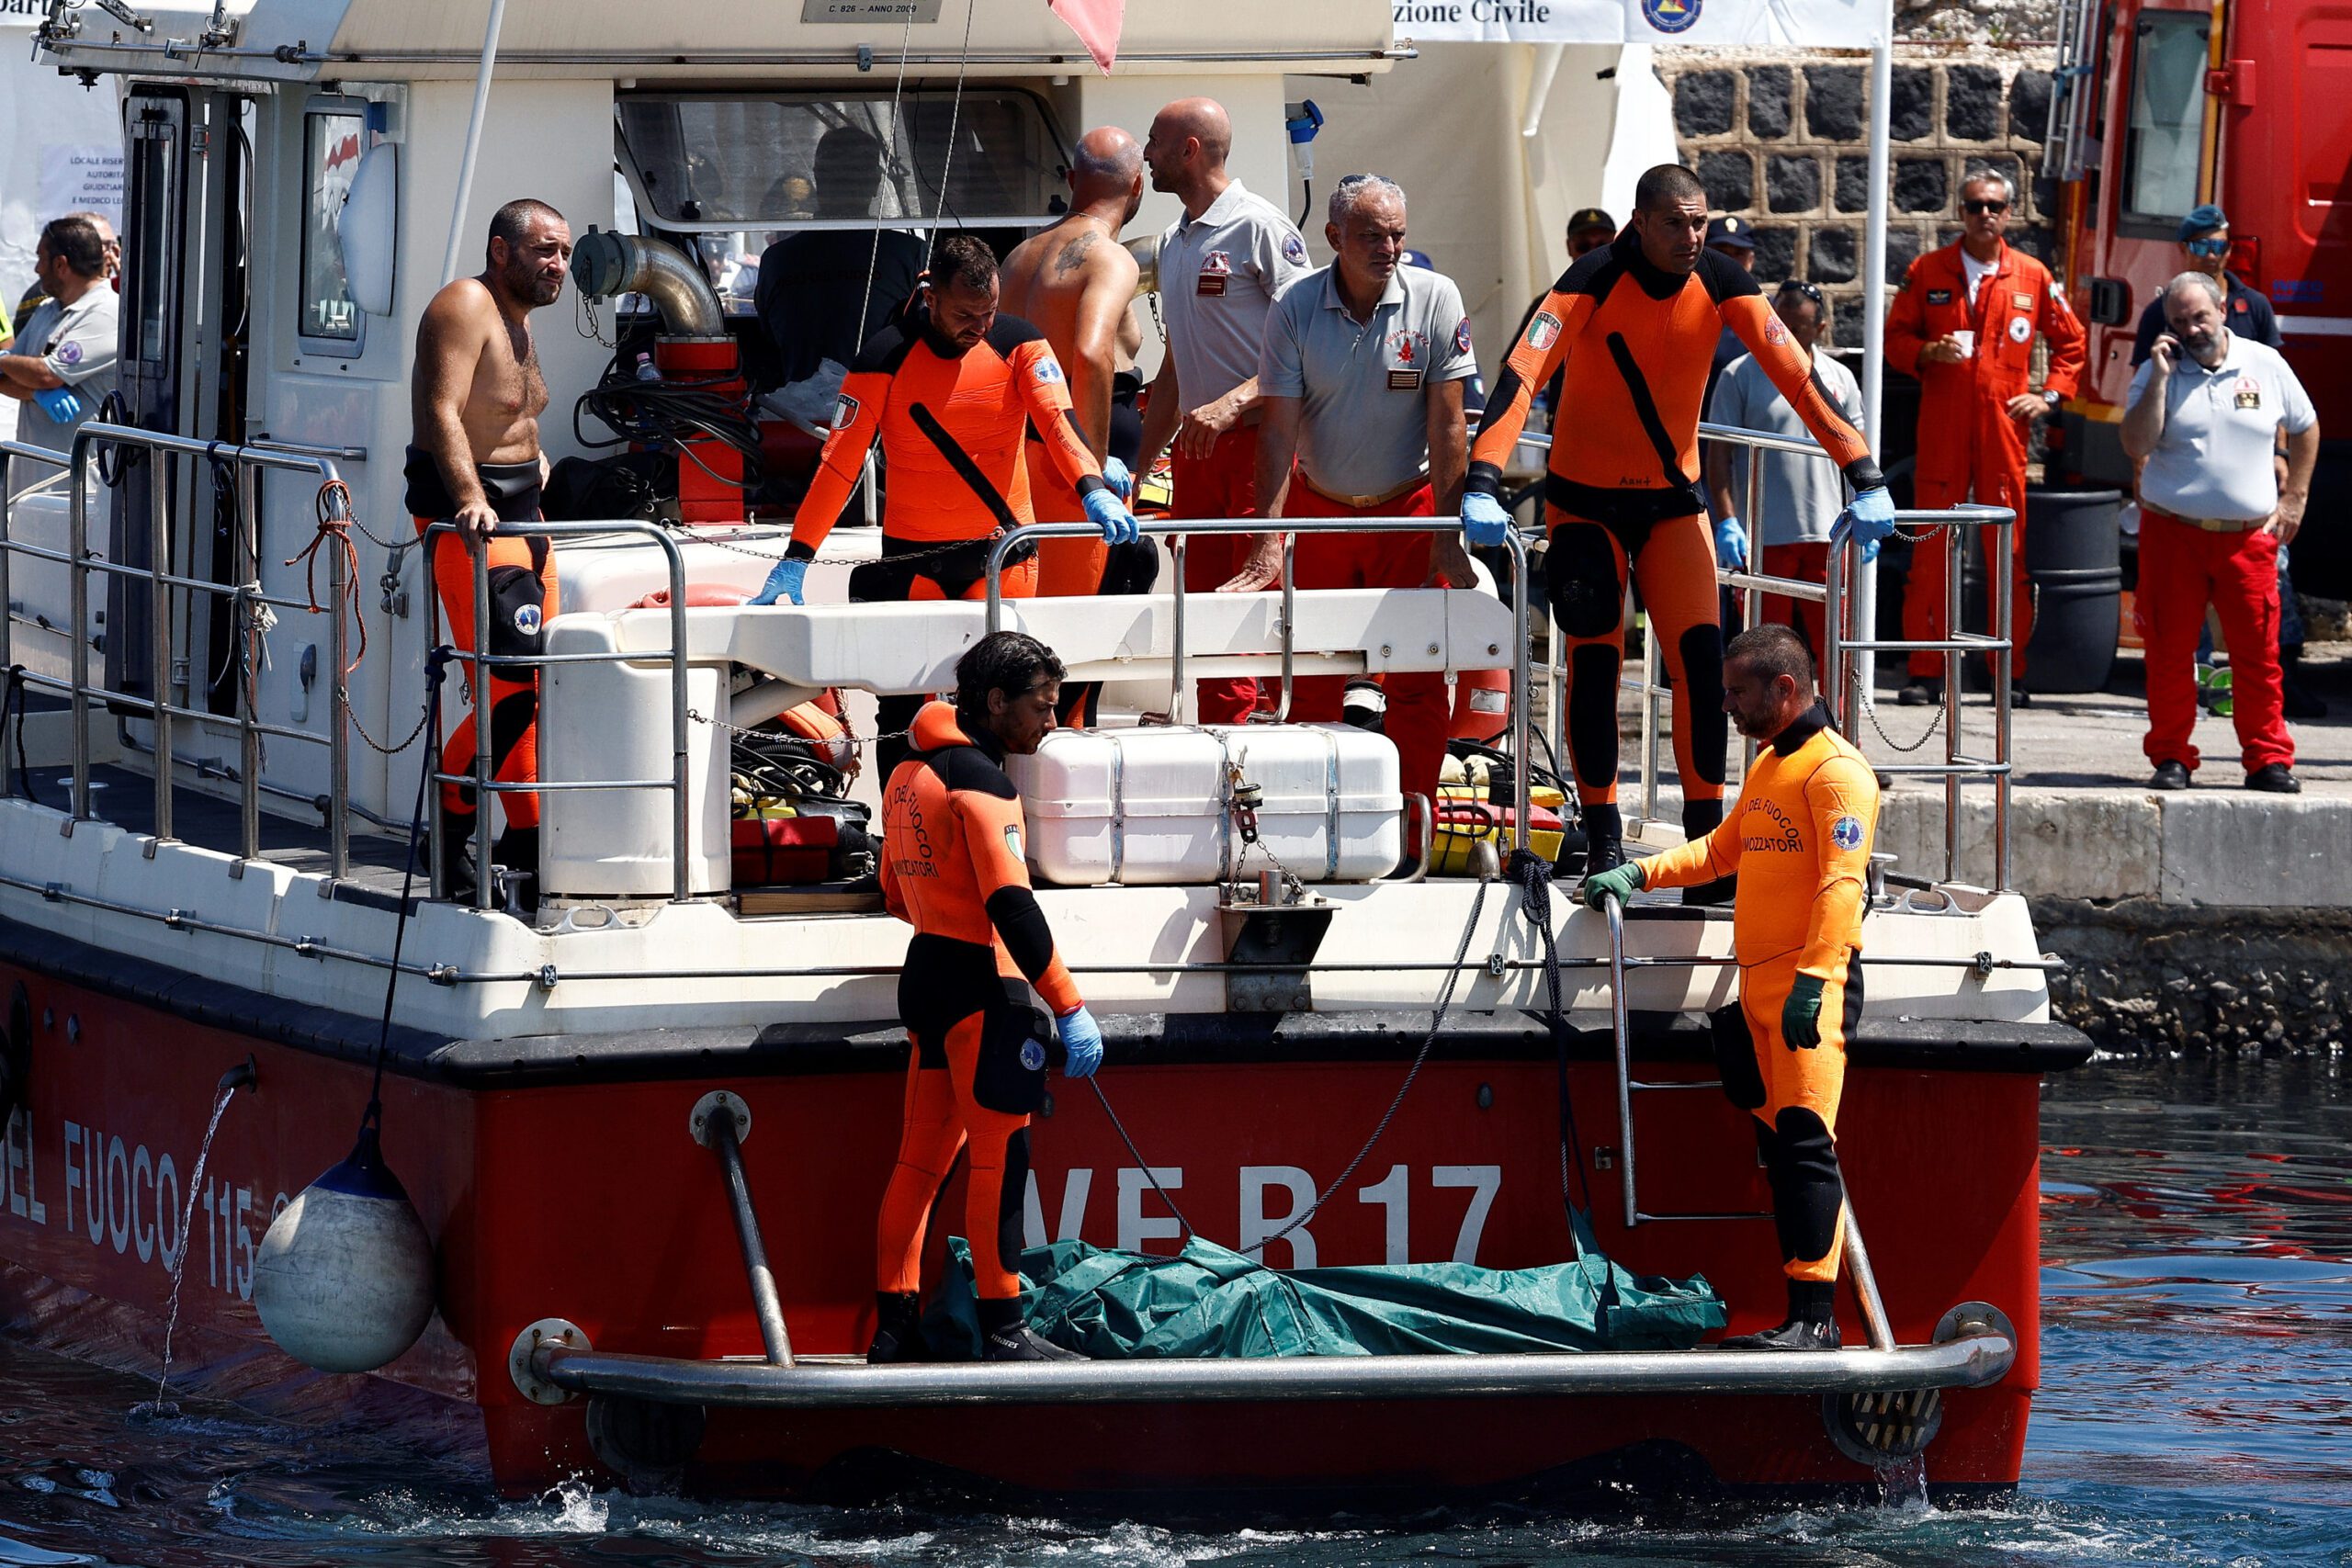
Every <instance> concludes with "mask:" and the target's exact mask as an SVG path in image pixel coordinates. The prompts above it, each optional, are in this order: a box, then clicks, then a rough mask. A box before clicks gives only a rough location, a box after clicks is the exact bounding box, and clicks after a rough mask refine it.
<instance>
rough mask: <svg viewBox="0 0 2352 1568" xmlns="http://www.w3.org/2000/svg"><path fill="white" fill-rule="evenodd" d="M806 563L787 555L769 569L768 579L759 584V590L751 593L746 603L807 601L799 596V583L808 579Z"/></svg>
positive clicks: (799, 602)
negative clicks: (785, 600)
mask: <svg viewBox="0 0 2352 1568" xmlns="http://www.w3.org/2000/svg"><path fill="white" fill-rule="evenodd" d="M808 577H809V563H808V562H807V561H805V560H793V559H791V558H788V557H787V558H785V559H783V560H780V561H778V562H776V563H775V566H774V567H773V568H771V569H770V570H769V571H768V580H767V581H765V582H763V583H762V584H761V585H760V591H759V592H757V593H754V594H752V597H751V599H750V600H749V601H748V603H751V604H775V602H776V601H777V600H779V599H789V600H791V601H792V602H793V603H794V604H805V603H807V601H806V600H804V599H802V598H801V597H800V585H801V584H802V583H803V582H804V581H808Z"/></svg>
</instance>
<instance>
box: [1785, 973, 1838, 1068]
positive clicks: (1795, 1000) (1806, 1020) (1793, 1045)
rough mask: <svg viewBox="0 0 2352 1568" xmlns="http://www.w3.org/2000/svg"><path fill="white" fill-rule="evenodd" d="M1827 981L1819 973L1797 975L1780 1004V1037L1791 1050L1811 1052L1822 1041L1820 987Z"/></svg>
mask: <svg viewBox="0 0 2352 1568" xmlns="http://www.w3.org/2000/svg"><path fill="white" fill-rule="evenodd" d="M1826 984H1828V982H1827V981H1826V980H1824V979H1822V977H1821V976H1818V975H1800V976H1797V978H1796V983H1795V984H1794V985H1792V986H1791V987H1789V999H1788V1000H1787V1001H1785V1002H1783V1003H1781V1039H1782V1040H1783V1041H1785V1042H1787V1043H1788V1047H1789V1049H1790V1050H1792V1051H1810V1050H1812V1049H1813V1048H1814V1047H1815V1046H1816V1045H1818V1044H1820V1043H1821V988H1822V987H1824V986H1825V985H1826Z"/></svg>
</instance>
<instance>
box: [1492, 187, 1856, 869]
mask: <svg viewBox="0 0 2352 1568" xmlns="http://www.w3.org/2000/svg"><path fill="white" fill-rule="evenodd" d="M1706 231H1707V195H1706V190H1705V188H1704V187H1703V186H1701V185H1700V184H1699V181H1698V178H1697V176H1695V175H1692V174H1691V171H1690V170H1688V169H1685V168H1683V167H1681V166H1680V165H1679V164H1659V165H1658V166H1657V167H1656V168H1654V169H1651V170H1650V171H1649V172H1648V173H1646V174H1645V175H1643V176H1642V178H1641V182H1640V184H1639V185H1638V186H1636V187H1635V191H1634V220H1633V223H1632V224H1631V226H1629V227H1628V228H1627V230H1626V231H1625V232H1624V233H1623V234H1621V235H1620V236H1618V237H1617V238H1616V239H1615V240H1613V241H1611V243H1609V244H1608V245H1607V246H1606V247H1604V248H1603V249H1600V250H1598V251H1594V252H1593V253H1591V254H1589V255H1587V256H1585V257H1583V258H1582V259H1580V260H1578V261H1577V262H1576V263H1575V264H1574V265H1571V266H1570V267H1569V268H1568V270H1567V271H1566V273H1565V274H1563V275H1562V276H1561V277H1560V280H1559V281H1558V282H1557V283H1555V284H1554V285H1553V286H1552V291H1551V293H1549V294H1547V295H1546V296H1544V302H1543V304H1542V305H1541V306H1539V307H1538V308H1537V309H1536V311H1535V313H1534V315H1533V316H1532V317H1531V318H1530V319H1529V321H1528V323H1527V325H1526V326H1525V327H1524V328H1522V329H1521V333H1520V337H1519V341H1518V343H1517V344H1516V345H1515V346H1514V347H1513V348H1512V350H1511V352H1510V358H1509V360H1507V361H1506V362H1505V364H1504V367H1503V368H1502V370H1501V371H1500V373H1499V374H1498V375H1497V376H1496V378H1495V389H1494V392H1493V394H1492V395H1491V396H1490V397H1488V399H1487V412H1486V417H1485V419H1484V420H1483V421H1482V422H1481V423H1480V424H1479V426H1478V435H1477V439H1476V441H1475V442H1474V443H1473V444H1472V446H1471V449H1470V472H1469V478H1468V479H1467V480H1466V481H1465V483H1464V496H1463V502H1462V522H1463V530H1464V535H1465V536H1466V537H1467V538H1468V539H1469V541H1470V543H1472V544H1474V545H1495V544H1500V543H1502V541H1503V535H1504V533H1505V531H1506V530H1507V529H1508V528H1509V527H1510V514H1509V513H1506V512H1505V511H1504V510H1503V508H1502V505H1501V502H1500V501H1499V500H1498V496H1499V495H1500V493H1501V491H1502V466H1503V464H1504V462H1505V461H1506V460H1507V459H1508V458H1509V457H1510V452H1511V448H1512V447H1513V446H1515V445H1516V444H1517V443H1518V441H1519V433H1520V430H1521V426H1522V425H1524V424H1525V423H1526V420H1527V407H1528V403H1529V400H1531V399H1532V397H1533V395H1534V392H1535V389H1537V388H1538V387H1541V386H1543V385H1544V383H1545V382H1547V381H1549V380H1550V379H1551V378H1552V373H1553V371H1554V370H1555V369H1563V370H1564V371H1565V375H1566V381H1565V383H1564V386H1563V391H1562V400H1561V409H1562V411H1563V412H1562V417H1560V418H1559V419H1557V420H1555V422H1554V424H1553V433H1552V461H1551V473H1550V475H1549V477H1547V478H1546V479H1545V480H1544V520H1545V522H1546V524H1547V525H1549V527H1550V529H1551V547H1550V549H1549V551H1548V552H1547V553H1546V555H1545V557H1544V587H1545V591H1546V592H1547V594H1548V595H1549V597H1550V600H1551V605H1552V626H1553V633H1554V635H1555V636H1556V637H1562V638H1564V639H1565V640H1566V644H1567V646H1568V649H1569V650H1570V651H1569V658H1568V680H1569V686H1568V747H1567V750H1568V758H1569V762H1570V767H1571V770H1572V771H1573V772H1574V773H1575V775H1576V783H1577V799H1578V801H1579V802H1580V803H1581V805H1582V807H1583V815H1584V826H1585V833H1586V840H1587V849H1586V852H1585V874H1587V875H1588V876H1589V875H1590V874H1593V873H1595V872H1599V871H1605V870H1607V869H1608V868H1609V867H1611V866H1612V865H1617V864H1620V863H1623V860H1624V850H1623V844H1622V837H1623V818H1622V817H1621V816H1620V814H1619V812H1618V809H1617V682H1618V673H1619V671H1620V669H1621V668H1622V666H1623V662H1624V657H1625V636H1624V628H1623V610H1624V603H1625V580H1626V576H1627V574H1628V572H1629V571H1630V572H1631V574H1632V575H1633V576H1634V579H1635V580H1636V581H1639V582H1640V584H1641V590H1642V603H1643V604H1644V605H1645V607H1646V608H1647V610H1648V613H1649V626H1650V634H1651V635H1652V636H1654V637H1657V639H1658V651H1659V653H1660V655H1661V656H1662V657H1663V658H1664V660H1665V662H1666V668H1667V671H1668V674H1669V675H1670V676H1671V677H1672V678H1673V681H1674V687H1675V695H1674V761H1675V767H1676V770H1677V771H1678V772H1679V774H1680V775H1681V781H1682V799H1683V807H1682V827H1683V832H1684V835H1685V836H1686V837H1688V838H1691V839H1700V838H1703V837H1705V836H1706V834H1707V833H1708V832H1710V831H1711V830H1713V828H1714V827H1715V825H1716V824H1717V823H1718V822H1720V821H1721V820H1722V819H1723V794H1724V716H1723V711H1722V697H1723V626H1722V623H1721V621H1720V619H1719V617H1718V611H1717V595H1716V592H1715V546H1714V542H1713V539H1712V538H1711V537H1710V535H1709V530H1708V525H1707V519H1706V510H1707V507H1706V502H1705V499H1704V497H1703V496H1702V492H1701V491H1700V489H1699V478H1700V470H1699V403H1700V398H1701V395H1702V392H1703V391H1704V390H1705V388H1706V384H1707V372H1708V369H1709V367H1711V365H1712V364H1713V358H1714V351H1715V341H1716V339H1717V337H1718V336H1719V335H1721V333H1722V331H1723V329H1724V327H1726V326H1728V327H1730V328H1731V330H1732V331H1733V332H1735V333H1738V334H1739V338H1740V341H1741V342H1743V343H1745V344H1747V347H1748V351H1749V352H1750V353H1751V354H1753V355H1755V356H1756V362H1757V363H1758V365H1760V366H1762V367H1764V370H1765V373H1766V374H1767V375H1768V376H1770V378H1771V379H1772V384H1773V385H1774V386H1775V387H1777V388H1779V389H1780V391H1781V396H1782V397H1784V398H1786V399H1787V400H1788V401H1789V406H1790V407H1791V408H1792V409H1794V410H1796V412H1797V413H1798V415H1799V416H1800V417H1801V418H1802V419H1803V420H1804V423H1805V427H1806V428H1807V429H1808V430H1810V431H1812V433H1813V435H1814V438H1815V440H1817V441H1819V442H1820V443H1821V445H1822V446H1823V447H1824V448H1825V449H1826V451H1827V453H1828V455H1829V457H1830V459H1831V460H1832V461H1833V462H1835V463H1837V464H1838V467H1839V468H1842V469H1843V470H1844V472H1845V477H1846V481H1847V483H1849V484H1850V485H1851V486H1852V487H1853V488H1854V491H1855V496H1854V503H1853V506H1852V507H1851V509H1850V510H1849V512H1848V513H1847V514H1846V521H1847V522H1848V524H1849V526H1850V527H1851V528H1852V529H1853V531H1854V532H1855V533H1856V534H1857V535H1858V536H1860V537H1862V538H1863V539H1864V541H1865V544H1866V547H1874V545H1875V541H1876V540H1877V539H1880V538H1883V537H1884V536H1885V535H1886V534H1887V533H1888V532H1889V531H1891V530H1892V528H1893V526H1894V502H1892V501H1891V500H1890V499H1889V498H1888V496H1887V493H1886V485H1885V481H1884V480H1883V479H1881V478H1880V476H1879V470H1878V465H1877V464H1876V463H1875V462H1873V461H1872V460H1871V450H1870V446H1869V445H1868V444H1867V443H1865V442H1864V441H1863V440H1862V438H1861V436H1860V434H1859V433H1857V432H1856V431H1855V429H1854V427H1853V426H1852V425H1850V424H1848V423H1846V420H1845V416H1844V415H1842V414H1840V413H1839V412H1838V411H1837V410H1836V409H1835V408H1834V407H1832V406H1831V405H1830V403H1829V401H1828V400H1827V399H1826V398H1825V397H1823V396H1822V394H1821V390H1820V389H1819V387H1818V386H1816V385H1815V382H1814V379H1813V375H1812V369H1813V362H1812V359H1811V357H1810V356H1809V355H1806V353H1805V351H1804V349H1803V348H1802V347H1800V346H1798V344H1796V343H1795V342H1794V341H1793V340H1792V338H1791V337H1790V336H1789V330H1788V328H1786V327H1785V326H1782V325H1781V321H1780V318H1779V317H1777V316H1775V315H1773V314H1772V311H1771V310H1770V307H1769V306H1768V305H1767V304H1766V303H1765V300H1764V296H1763V294H1762V292H1761V291H1760V290H1758V288H1757V287H1756V280H1755V279H1754V278H1753V277H1751V276H1748V274H1747V269H1745V268H1744V267H1742V266H1740V265H1737V264H1736V263H1735V262H1733V261H1731V260H1730V259H1729V258H1727V257H1725V256H1723V255H1722V254H1718V253H1716V252H1713V251H1710V250H1705V249H1702V241H1703V239H1704V236H1705V234H1706ZM1692 891H1693V893H1694V894H1697V895H1699V897H1690V896H1686V897H1685V900H1684V901H1685V902H1686V903H1688V902H1720V901H1722V899H1723V898H1724V897H1727V896H1728V895H1729V892H1730V889H1729V888H1728V887H1727V886H1725V887H1716V888H1710V889H1705V890H1703V891H1702V890H1700V889H1695V888H1694V889H1693V890H1692Z"/></svg>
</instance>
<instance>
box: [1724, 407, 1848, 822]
mask: <svg viewBox="0 0 2352 1568" xmlns="http://www.w3.org/2000/svg"><path fill="white" fill-rule="evenodd" d="M1747 570H1748V571H1749V573H1750V574H1751V575H1753V576H1757V577H1761V576H1763V575H1764V454H1763V452H1762V451H1760V450H1751V451H1749V453H1748V454H1747ZM1740 607H1741V611H1742V614H1741V615H1740V627H1741V629H1742V630H1745V629H1747V627H1749V626H1758V625H1761V624H1762V620H1761V616H1762V612H1763V608H1764V591H1763V590H1762V589H1761V588H1758V586H1757V585H1756V584H1755V583H1753V582H1751V583H1749V584H1748V585H1747V588H1746V589H1744V590H1742V592H1741V594H1740ZM1824 614H1825V617H1826V611H1825V613H1824ZM1789 618H1790V619H1791V620H1802V619H1803V618H1804V617H1802V616H1801V615H1798V614H1797V610H1796V606H1795V605H1793V604H1792V605H1790V606H1789ZM1724 640H1726V641H1728V640H1730V639H1729V638H1725V639H1724ZM1755 765H1756V741H1755V739H1754V738H1753V737H1747V736H1743V737H1742V738H1741V746H1740V760H1739V777H1740V782H1741V783H1742V784H1745V783H1747V771H1748V770H1749V769H1750V768H1753V767H1754V766H1755Z"/></svg>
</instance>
